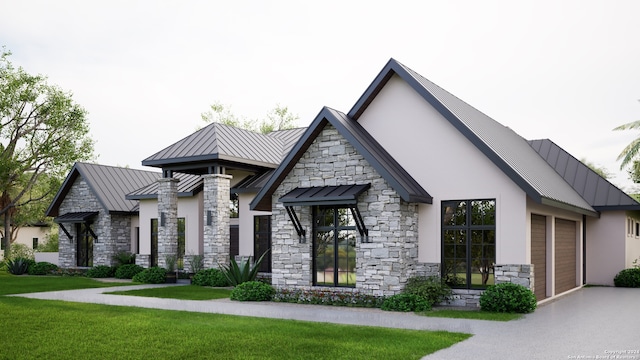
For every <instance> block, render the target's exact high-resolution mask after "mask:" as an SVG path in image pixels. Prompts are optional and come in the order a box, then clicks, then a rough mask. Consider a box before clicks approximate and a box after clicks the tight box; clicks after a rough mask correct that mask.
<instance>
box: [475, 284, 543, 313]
mask: <svg viewBox="0 0 640 360" xmlns="http://www.w3.org/2000/svg"><path fill="white" fill-rule="evenodd" d="M537 305H538V303H537V301H536V296H535V295H534V294H533V292H532V291H531V290H530V289H528V288H526V287H524V286H522V285H518V284H513V283H502V284H498V285H491V286H489V287H487V290H485V291H484V293H482V295H480V308H481V309H482V310H483V311H491V312H504V313H521V314H526V313H530V312H533V311H534V310H535V309H536V306H537Z"/></svg>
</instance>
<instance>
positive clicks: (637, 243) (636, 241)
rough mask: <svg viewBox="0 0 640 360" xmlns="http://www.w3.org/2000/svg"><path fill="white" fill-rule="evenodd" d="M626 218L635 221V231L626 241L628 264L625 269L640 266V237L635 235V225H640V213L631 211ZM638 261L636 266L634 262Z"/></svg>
mask: <svg viewBox="0 0 640 360" xmlns="http://www.w3.org/2000/svg"><path fill="white" fill-rule="evenodd" d="M626 216H627V217H628V218H629V219H631V220H632V221H633V224H634V225H633V227H634V229H633V230H634V231H633V233H632V234H627V235H626V241H625V243H626V244H625V253H626V262H625V268H632V267H634V266H640V236H636V234H635V226H636V225H635V224H636V223H640V212H638V211H629V212H627V213H626ZM636 260H637V261H638V263H636V264H634V263H633V262H634V261H636Z"/></svg>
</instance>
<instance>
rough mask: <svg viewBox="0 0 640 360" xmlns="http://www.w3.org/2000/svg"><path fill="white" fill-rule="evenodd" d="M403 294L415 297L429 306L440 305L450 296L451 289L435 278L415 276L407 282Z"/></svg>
mask: <svg viewBox="0 0 640 360" xmlns="http://www.w3.org/2000/svg"><path fill="white" fill-rule="evenodd" d="M403 293H405V294H413V295H417V296H419V297H421V298H423V299H425V300H426V301H427V302H428V303H429V305H430V306H433V305H436V304H439V303H441V302H442V301H444V300H446V299H448V298H449V297H450V296H451V288H450V287H449V286H447V285H446V284H445V283H444V281H443V280H442V279H440V278H439V277H436V276H430V277H426V276H415V277H411V278H409V280H407V285H406V286H405V287H404V290H403Z"/></svg>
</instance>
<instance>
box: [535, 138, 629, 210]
mask: <svg viewBox="0 0 640 360" xmlns="http://www.w3.org/2000/svg"><path fill="white" fill-rule="evenodd" d="M529 144H530V145H531V147H532V148H533V149H534V150H535V151H537V152H538V154H540V156H542V158H543V159H544V160H545V161H546V162H547V163H548V164H549V165H550V166H551V167H553V168H554V169H555V170H556V172H557V173H558V174H559V175H560V176H562V178H563V179H564V180H565V181H566V182H567V183H569V185H571V187H573V189H574V190H575V191H576V192H577V193H578V194H580V195H581V196H582V197H583V198H584V199H585V200H586V201H587V202H588V203H589V204H590V205H591V206H592V207H593V208H594V209H596V210H598V211H602V210H640V203H638V202H637V201H636V200H634V199H633V198H632V197H631V196H629V195H627V194H626V193H625V192H624V191H622V190H620V189H619V188H618V187H616V186H615V185H613V184H612V183H610V182H609V181H608V180H607V179H605V178H603V177H602V176H600V175H599V174H598V173H596V172H595V171H593V170H591V168H589V167H588V166H587V165H585V164H583V163H582V162H581V161H580V160H578V159H576V158H575V157H573V156H572V155H571V154H569V153H568V152H566V151H565V150H564V149H562V148H561V147H560V146H558V145H557V144H556V143H554V142H553V141H551V140H549V139H539V140H529Z"/></svg>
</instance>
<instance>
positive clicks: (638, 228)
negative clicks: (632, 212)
mask: <svg viewBox="0 0 640 360" xmlns="http://www.w3.org/2000/svg"><path fill="white" fill-rule="evenodd" d="M638 236H640V223H636V237H638Z"/></svg>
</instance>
